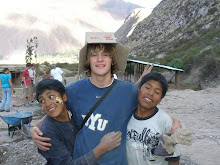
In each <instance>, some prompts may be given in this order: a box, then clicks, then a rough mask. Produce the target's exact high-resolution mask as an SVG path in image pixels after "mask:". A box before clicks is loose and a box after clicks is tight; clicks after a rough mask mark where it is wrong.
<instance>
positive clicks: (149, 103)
mask: <svg viewBox="0 0 220 165" xmlns="http://www.w3.org/2000/svg"><path fill="white" fill-rule="evenodd" d="M161 97H162V86H161V84H160V83H159V82H158V81H155V80H149V81H147V82H146V83H145V84H143V85H142V87H141V88H140V89H139V93H138V106H139V107H140V108H141V110H143V111H145V112H146V111H150V110H155V108H156V106H157V105H158V104H159V103H160V101H161Z"/></svg>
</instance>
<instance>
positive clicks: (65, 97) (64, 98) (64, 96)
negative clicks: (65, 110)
mask: <svg viewBox="0 0 220 165" xmlns="http://www.w3.org/2000/svg"><path fill="white" fill-rule="evenodd" d="M66 101H67V95H66V93H65V94H63V102H66Z"/></svg>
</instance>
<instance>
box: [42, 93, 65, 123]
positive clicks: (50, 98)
mask: <svg viewBox="0 0 220 165" xmlns="http://www.w3.org/2000/svg"><path fill="white" fill-rule="evenodd" d="M38 101H39V104H40V105H41V107H42V109H43V111H44V113H46V114H47V115H48V116H50V117H52V118H55V119H56V120H58V121H62V117H63V115H64V116H65V115H66V114H64V113H67V112H66V111H64V106H65V102H66V101H67V97H66V94H64V95H63V97H61V96H60V93H59V92H57V91H54V90H48V89H46V90H45V91H44V92H43V93H41V94H40V95H39V96H38Z"/></svg>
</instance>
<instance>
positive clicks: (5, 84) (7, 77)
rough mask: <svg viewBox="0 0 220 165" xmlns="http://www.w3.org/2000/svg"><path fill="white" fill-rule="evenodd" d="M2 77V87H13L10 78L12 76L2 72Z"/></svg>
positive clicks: (0, 77)
mask: <svg viewBox="0 0 220 165" xmlns="http://www.w3.org/2000/svg"><path fill="white" fill-rule="evenodd" d="M0 79H1V81H2V89H4V88H11V86H10V84H9V82H8V80H10V79H11V76H10V75H9V74H1V76H0Z"/></svg>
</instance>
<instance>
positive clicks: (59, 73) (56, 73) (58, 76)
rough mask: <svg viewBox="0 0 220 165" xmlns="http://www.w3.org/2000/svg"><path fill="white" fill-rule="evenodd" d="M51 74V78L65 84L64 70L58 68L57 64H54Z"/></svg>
mask: <svg viewBox="0 0 220 165" xmlns="http://www.w3.org/2000/svg"><path fill="white" fill-rule="evenodd" d="M50 74H51V76H53V78H54V79H55V80H59V81H60V82H63V79H64V73H63V70H62V69H61V68H59V67H56V64H52V69H51V70H50Z"/></svg>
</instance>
